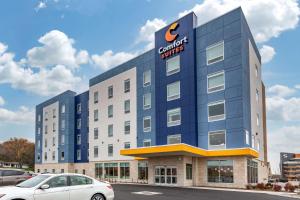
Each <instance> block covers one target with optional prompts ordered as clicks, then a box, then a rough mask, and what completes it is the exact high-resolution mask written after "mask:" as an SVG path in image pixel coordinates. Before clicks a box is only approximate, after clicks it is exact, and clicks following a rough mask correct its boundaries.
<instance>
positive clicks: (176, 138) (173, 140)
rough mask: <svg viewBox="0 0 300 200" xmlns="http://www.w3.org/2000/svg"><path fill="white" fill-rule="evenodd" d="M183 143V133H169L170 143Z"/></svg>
mask: <svg viewBox="0 0 300 200" xmlns="http://www.w3.org/2000/svg"><path fill="white" fill-rule="evenodd" d="M179 143H181V134H176V135H168V144H179Z"/></svg>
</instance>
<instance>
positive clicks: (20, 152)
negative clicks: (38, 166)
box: [0, 138, 34, 167]
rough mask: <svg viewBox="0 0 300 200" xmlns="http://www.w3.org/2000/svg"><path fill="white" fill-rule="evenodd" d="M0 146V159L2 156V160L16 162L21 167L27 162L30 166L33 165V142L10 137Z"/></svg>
mask: <svg viewBox="0 0 300 200" xmlns="http://www.w3.org/2000/svg"><path fill="white" fill-rule="evenodd" d="M1 146H2V147H0V159H1V157H2V158H3V160H4V161H7V162H18V163H19V165H20V166H21V167H22V166H23V164H28V165H29V166H30V167H33V165H34V143H32V142H29V141H28V140H27V139H23V138H20V139H19V138H11V139H10V140H9V141H6V142H4V143H3V144H2V145H1ZM1 155H2V156H1Z"/></svg>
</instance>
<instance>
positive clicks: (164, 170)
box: [154, 166, 177, 185]
mask: <svg viewBox="0 0 300 200" xmlns="http://www.w3.org/2000/svg"><path fill="white" fill-rule="evenodd" d="M154 176H155V177H154V181H155V184H159V185H176V184H177V168H176V167H169V166H167V167H165V166H157V167H155V174H154Z"/></svg>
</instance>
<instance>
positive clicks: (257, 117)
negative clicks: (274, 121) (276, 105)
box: [256, 113, 260, 126]
mask: <svg viewBox="0 0 300 200" xmlns="http://www.w3.org/2000/svg"><path fill="white" fill-rule="evenodd" d="M259 120H260V119H259V114H258V113H257V114H256V124H257V126H259V125H260V123H259Z"/></svg>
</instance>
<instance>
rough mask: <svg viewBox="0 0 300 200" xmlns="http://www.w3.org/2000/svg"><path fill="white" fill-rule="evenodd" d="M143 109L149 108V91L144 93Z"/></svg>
mask: <svg viewBox="0 0 300 200" xmlns="http://www.w3.org/2000/svg"><path fill="white" fill-rule="evenodd" d="M143 104H144V110H147V109H149V108H151V93H147V94H144V103H143Z"/></svg>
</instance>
